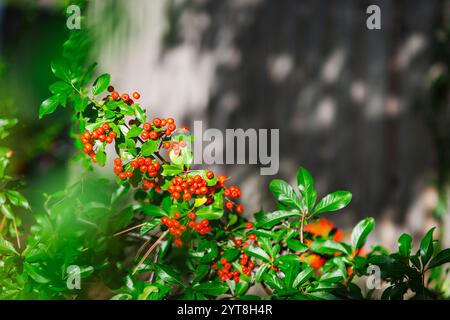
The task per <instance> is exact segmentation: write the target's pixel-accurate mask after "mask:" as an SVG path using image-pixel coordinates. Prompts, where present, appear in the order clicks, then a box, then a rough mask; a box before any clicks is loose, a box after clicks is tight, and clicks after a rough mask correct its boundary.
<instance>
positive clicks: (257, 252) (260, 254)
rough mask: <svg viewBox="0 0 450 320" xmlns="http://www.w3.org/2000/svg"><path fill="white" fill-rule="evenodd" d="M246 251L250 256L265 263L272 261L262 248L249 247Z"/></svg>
mask: <svg viewBox="0 0 450 320" xmlns="http://www.w3.org/2000/svg"><path fill="white" fill-rule="evenodd" d="M244 251H245V252H247V253H248V254H249V255H250V256H252V257H255V258H258V259H260V260H262V261H264V262H269V261H270V257H269V255H268V254H267V253H266V252H265V251H264V250H263V249H262V248H259V247H255V246H249V247H247V248H245V249H244Z"/></svg>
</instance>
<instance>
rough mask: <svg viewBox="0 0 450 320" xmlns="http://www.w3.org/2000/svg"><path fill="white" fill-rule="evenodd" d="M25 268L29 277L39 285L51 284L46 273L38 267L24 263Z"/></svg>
mask: <svg viewBox="0 0 450 320" xmlns="http://www.w3.org/2000/svg"><path fill="white" fill-rule="evenodd" d="M23 267H24V269H25V271H26V272H27V273H28V275H29V276H30V277H31V278H32V279H33V280H34V281H36V282H37V283H41V284H46V283H49V282H50V279H49V278H47V275H46V274H45V272H44V271H43V270H42V269H41V268H40V267H39V266H38V265H35V264H30V263H24V265H23Z"/></svg>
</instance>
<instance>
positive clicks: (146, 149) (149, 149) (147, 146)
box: [141, 140, 159, 157]
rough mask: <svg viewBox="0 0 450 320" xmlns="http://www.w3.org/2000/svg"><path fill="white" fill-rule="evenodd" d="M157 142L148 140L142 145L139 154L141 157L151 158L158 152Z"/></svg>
mask: <svg viewBox="0 0 450 320" xmlns="http://www.w3.org/2000/svg"><path fill="white" fill-rule="evenodd" d="M158 144H159V140H148V141H147V142H146V143H144V144H143V145H142V148H141V152H142V156H143V157H148V156H151V155H152V154H153V153H154V152H155V151H157V150H158Z"/></svg>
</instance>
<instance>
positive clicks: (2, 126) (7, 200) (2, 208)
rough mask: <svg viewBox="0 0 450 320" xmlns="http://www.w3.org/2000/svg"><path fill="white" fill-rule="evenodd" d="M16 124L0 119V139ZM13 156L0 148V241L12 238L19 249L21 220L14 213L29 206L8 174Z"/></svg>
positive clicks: (11, 152) (15, 121) (6, 148)
mask: <svg viewBox="0 0 450 320" xmlns="http://www.w3.org/2000/svg"><path fill="white" fill-rule="evenodd" d="M16 124H17V120H16V119H0V139H1V140H3V139H4V138H6V137H7V136H8V135H9V130H10V129H11V128H12V127H14V126H15V125H16ZM13 156H14V152H13V150H11V149H10V148H8V147H4V146H0V241H2V242H3V237H4V236H8V235H10V236H14V237H16V239H17V246H18V247H19V248H20V238H19V229H18V227H20V225H21V219H20V218H19V217H18V216H17V215H16V214H15V212H14V211H15V210H16V209H17V208H23V209H26V210H29V209H30V205H29V203H28V201H27V200H26V199H25V197H24V196H23V195H22V194H21V193H20V192H19V191H18V190H19V188H20V187H21V186H22V182H21V181H20V180H17V179H14V178H13V177H11V176H10V175H9V174H8V167H9V165H10V161H11V158H12V157H13Z"/></svg>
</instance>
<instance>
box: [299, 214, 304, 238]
mask: <svg viewBox="0 0 450 320" xmlns="http://www.w3.org/2000/svg"><path fill="white" fill-rule="evenodd" d="M304 223H305V214H303V213H302V219H301V221H300V242H301V243H303V225H304Z"/></svg>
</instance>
